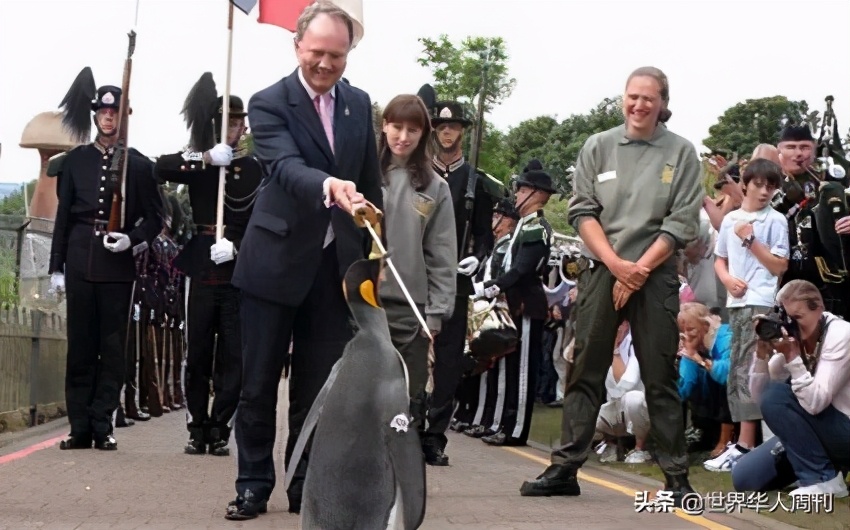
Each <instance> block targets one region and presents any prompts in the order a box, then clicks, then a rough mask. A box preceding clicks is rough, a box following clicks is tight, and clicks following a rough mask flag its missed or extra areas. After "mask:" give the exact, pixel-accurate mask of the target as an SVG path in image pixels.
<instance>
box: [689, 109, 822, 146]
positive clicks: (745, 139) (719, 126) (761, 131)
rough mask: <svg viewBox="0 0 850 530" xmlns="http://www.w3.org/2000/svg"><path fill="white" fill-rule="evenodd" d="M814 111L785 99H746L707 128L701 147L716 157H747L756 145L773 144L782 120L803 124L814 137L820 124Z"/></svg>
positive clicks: (779, 130)
mask: <svg viewBox="0 0 850 530" xmlns="http://www.w3.org/2000/svg"><path fill="white" fill-rule="evenodd" d="M818 114H819V113H818V111H813V112H811V113H810V112H809V105H808V104H807V103H806V102H805V101H804V100H803V101H792V100H789V99H788V98H786V97H785V96H773V97H767V98H761V99H748V100H746V101H743V102H742V103H738V104H736V105H734V106H732V107H730V108H728V109H726V112H724V113H723V115H722V116H720V117H719V118H718V119H717V123H715V124H714V125H712V126H711V127H709V128H708V134H709V136H708V138H706V139H705V140H703V142H702V143H703V145H705V146H706V147H708V148H709V149H711V150H712V151H717V152H720V153H726V154H731V153H733V152H737V153H739V155H740V156H742V157H745V156H749V154H750V153H752V151H753V149H755V147H756V146H757V145H758V144H761V143H768V144H775V143H776V142H777V140H778V138H779V133H780V132H781V130H782V127H783V123H784V122H785V121H786V120H789V121H793V122H795V123H807V124H808V125H809V126H810V127H811V128H812V131H813V132H814V133H817V128H818V126H819V124H820V118H819V117H818Z"/></svg>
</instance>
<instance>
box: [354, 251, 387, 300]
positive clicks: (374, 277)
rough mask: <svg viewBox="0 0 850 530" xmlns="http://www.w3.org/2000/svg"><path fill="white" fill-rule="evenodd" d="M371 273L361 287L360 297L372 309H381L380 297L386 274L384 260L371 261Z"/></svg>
mask: <svg viewBox="0 0 850 530" xmlns="http://www.w3.org/2000/svg"><path fill="white" fill-rule="evenodd" d="M368 263H369V272H368V274H367V278H365V279H364V280H363V281H362V282H361V283H360V286H359V291H360V296H361V297H362V298H363V300H365V301H366V303H368V304H369V305H371V306H372V307H381V299H380V297H379V295H378V292H379V289H380V286H381V280H382V279H383V272H384V259H383V258H378V259H370V260H369V261H368Z"/></svg>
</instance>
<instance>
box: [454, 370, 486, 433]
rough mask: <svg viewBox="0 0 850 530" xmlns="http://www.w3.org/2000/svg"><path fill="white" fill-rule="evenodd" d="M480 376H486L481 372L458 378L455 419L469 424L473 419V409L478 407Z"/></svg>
mask: <svg viewBox="0 0 850 530" xmlns="http://www.w3.org/2000/svg"><path fill="white" fill-rule="evenodd" d="M485 373H486V372H485ZM482 377H486V376H485V375H484V374H481V375H476V376H469V377H463V378H462V379H461V380H460V384H459V385H458V387H457V392H455V399H456V400H457V409H456V410H455V415H454V419H455V420H457V421H459V422H461V423H468V424H471V423H472V422H473V420H474V419H475V411H476V410H477V409H478V398H479V395H478V394H479V389H480V386H481V378H482Z"/></svg>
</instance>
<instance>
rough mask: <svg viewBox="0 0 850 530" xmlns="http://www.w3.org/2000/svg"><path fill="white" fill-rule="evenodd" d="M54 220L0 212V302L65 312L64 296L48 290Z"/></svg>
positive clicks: (56, 312)
mask: <svg viewBox="0 0 850 530" xmlns="http://www.w3.org/2000/svg"><path fill="white" fill-rule="evenodd" d="M52 233H53V221H52V220H50V219H42V218H37V217H29V218H26V217H23V216H0V303H3V304H5V305H17V306H20V307H25V308H29V309H37V310H41V311H44V312H47V313H55V314H58V315H61V316H63V317H64V316H65V303H64V300H61V299H59V298H58V297H56V296H54V295H51V294H49V292H48V291H49V289H50V276H49V275H48V274H47V269H48V266H49V264H50V245H51V241H52Z"/></svg>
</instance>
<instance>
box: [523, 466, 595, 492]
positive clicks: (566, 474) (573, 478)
mask: <svg viewBox="0 0 850 530" xmlns="http://www.w3.org/2000/svg"><path fill="white" fill-rule="evenodd" d="M577 475H578V467H576V466H572V465H569V464H552V465H550V466H549V467H547V468H546V471H544V472H543V474H542V475H540V476H539V477H537V479H536V480H527V481H525V482H523V483H522V487H520V489H519V492H520V495H522V496H523V497H551V496H553V495H556V496H562V495H569V496H575V495H581V488H580V487H579V485H578V478H577Z"/></svg>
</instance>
